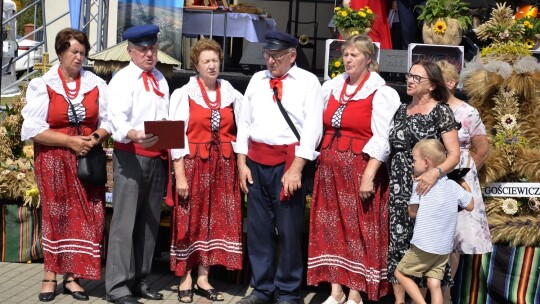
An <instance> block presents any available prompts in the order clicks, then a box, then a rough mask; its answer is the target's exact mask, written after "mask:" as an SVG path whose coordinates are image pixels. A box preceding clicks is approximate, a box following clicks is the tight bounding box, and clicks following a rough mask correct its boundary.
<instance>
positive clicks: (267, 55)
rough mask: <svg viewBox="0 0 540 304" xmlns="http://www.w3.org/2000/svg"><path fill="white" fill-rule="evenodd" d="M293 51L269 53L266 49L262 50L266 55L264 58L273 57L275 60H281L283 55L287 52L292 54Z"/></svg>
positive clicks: (263, 54)
mask: <svg viewBox="0 0 540 304" xmlns="http://www.w3.org/2000/svg"><path fill="white" fill-rule="evenodd" d="M291 52H292V51H288V52H286V53H283V54H269V53H267V52H266V51H263V52H262V56H263V57H264V59H266V60H268V59H270V58H272V59H273V60H274V61H280V60H281V59H282V58H283V56H285V55H287V54H290V53H291Z"/></svg>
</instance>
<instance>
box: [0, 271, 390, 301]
mask: <svg viewBox="0 0 540 304" xmlns="http://www.w3.org/2000/svg"><path fill="white" fill-rule="evenodd" d="M168 266H169V265H168V263H167V262H163V261H159V262H155V263H154V271H153V274H152V275H151V276H150V278H149V279H148V282H149V284H150V286H151V287H152V288H153V289H156V290H159V291H160V292H161V293H163V295H164V299H163V300H161V301H149V300H145V299H141V300H140V301H141V302H144V303H152V304H161V303H164V304H176V303H180V302H178V300H177V294H176V292H177V288H178V282H179V279H178V278H177V277H175V276H174V274H173V273H172V272H171V271H169V269H168ZM42 278H43V264H42V263H28V264H26V263H0V303H2V304H12V303H13V304H14V303H24V304H26V303H41V302H39V300H38V293H39V289H40V287H41V280H42ZM57 279H58V283H59V286H58V287H57V288H56V293H57V296H56V299H55V300H54V301H52V302H50V303H62V304H67V303H78V304H81V303H108V302H107V301H106V300H105V285H104V281H103V280H99V281H86V280H82V281H81V283H82V286H83V287H84V288H85V290H86V292H87V293H88V295H89V296H90V301H88V302H79V301H76V300H74V299H73V298H72V297H71V295H64V294H62V293H61V292H62V287H61V283H62V276H61V275H59V276H58V277H57ZM210 282H211V283H212V285H213V286H214V287H215V288H216V289H217V290H220V291H221V292H222V293H223V296H224V297H225V301H223V302H219V303H222V304H235V303H236V302H237V301H238V300H240V299H241V298H242V297H244V296H245V295H246V294H249V292H250V291H251V290H250V288H248V286H247V285H246V286H242V285H235V284H228V283H225V282H222V281H217V280H212V279H211V280H210ZM302 295H303V298H304V302H305V303H306V304H320V303H322V302H324V300H326V298H327V297H328V295H329V291H328V290H327V289H326V288H325V289H324V290H323V289H316V288H308V289H306V290H304V291H303V292H302ZM193 299H194V301H193V303H195V304H210V303H212V301H210V300H208V299H206V298H201V297H200V296H198V295H195V296H194V298H193ZM393 302H394V301H393V298H391V297H387V298H386V299H385V300H383V301H380V302H378V303H381V304H383V303H385V304H386V303H393ZM364 303H366V304H367V303H368V302H366V301H364ZM372 303H373V302H372Z"/></svg>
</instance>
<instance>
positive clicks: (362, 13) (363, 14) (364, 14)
mask: <svg viewBox="0 0 540 304" xmlns="http://www.w3.org/2000/svg"><path fill="white" fill-rule="evenodd" d="M358 15H360V17H362V18H363V17H365V16H367V15H366V13H364V12H362V11H359V12H358Z"/></svg>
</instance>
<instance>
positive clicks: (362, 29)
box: [333, 6, 375, 34]
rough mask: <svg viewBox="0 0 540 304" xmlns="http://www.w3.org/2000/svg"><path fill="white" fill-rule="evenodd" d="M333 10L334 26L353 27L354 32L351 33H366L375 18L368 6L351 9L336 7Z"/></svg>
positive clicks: (341, 27) (339, 27)
mask: <svg viewBox="0 0 540 304" xmlns="http://www.w3.org/2000/svg"><path fill="white" fill-rule="evenodd" d="M334 12H335V14H334V19H333V22H334V26H335V27H336V28H338V29H349V28H351V29H354V31H356V32H353V33H352V34H364V33H366V31H367V30H368V29H370V28H371V26H372V24H373V21H374V20H375V14H374V13H373V11H372V10H371V9H370V8H369V7H368V6H365V7H364V8H361V9H359V10H353V9H352V8H350V7H345V8H341V7H336V8H335V9H334Z"/></svg>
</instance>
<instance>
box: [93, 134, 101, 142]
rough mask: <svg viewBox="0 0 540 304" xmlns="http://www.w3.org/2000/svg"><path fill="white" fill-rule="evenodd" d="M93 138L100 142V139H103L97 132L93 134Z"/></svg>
mask: <svg viewBox="0 0 540 304" xmlns="http://www.w3.org/2000/svg"><path fill="white" fill-rule="evenodd" d="M92 138H93V139H95V140H97V141H99V139H100V138H101V136H99V134H97V133H96V132H94V133H92Z"/></svg>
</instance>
